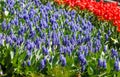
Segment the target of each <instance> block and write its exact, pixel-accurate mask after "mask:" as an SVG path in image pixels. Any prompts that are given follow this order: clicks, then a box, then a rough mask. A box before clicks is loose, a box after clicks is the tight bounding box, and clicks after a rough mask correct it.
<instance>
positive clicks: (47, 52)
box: [42, 46, 49, 55]
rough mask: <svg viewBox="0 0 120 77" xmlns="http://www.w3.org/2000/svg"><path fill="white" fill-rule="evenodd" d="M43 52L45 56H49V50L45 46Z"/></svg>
mask: <svg viewBox="0 0 120 77" xmlns="http://www.w3.org/2000/svg"><path fill="white" fill-rule="evenodd" d="M42 52H43V54H44V55H48V54H49V51H48V49H47V48H45V47H44V46H43V47H42Z"/></svg>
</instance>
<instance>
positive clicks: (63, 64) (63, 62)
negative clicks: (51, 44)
mask: <svg viewBox="0 0 120 77" xmlns="http://www.w3.org/2000/svg"><path fill="white" fill-rule="evenodd" d="M60 62H61V65H62V66H66V58H65V57H64V56H63V55H60Z"/></svg>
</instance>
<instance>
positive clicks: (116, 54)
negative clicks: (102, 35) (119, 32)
mask: <svg viewBox="0 0 120 77" xmlns="http://www.w3.org/2000/svg"><path fill="white" fill-rule="evenodd" d="M111 55H112V57H117V56H118V52H117V51H116V50H115V49H114V48H112V49H111Z"/></svg>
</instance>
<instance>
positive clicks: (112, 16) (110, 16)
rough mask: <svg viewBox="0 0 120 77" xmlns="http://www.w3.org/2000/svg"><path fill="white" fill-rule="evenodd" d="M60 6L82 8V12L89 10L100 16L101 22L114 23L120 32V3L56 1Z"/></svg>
mask: <svg viewBox="0 0 120 77" xmlns="http://www.w3.org/2000/svg"><path fill="white" fill-rule="evenodd" d="M55 2H57V3H58V4H67V5H69V6H71V7H73V8H74V7H76V6H78V7H80V10H85V9H87V10H89V11H90V12H93V13H94V14H95V15H97V16H98V18H99V19H100V20H107V21H112V22H113V25H114V26H117V31H118V32H120V7H119V6H118V2H104V1H103V0H100V1H99V2H96V0H55Z"/></svg>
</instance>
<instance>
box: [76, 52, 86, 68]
mask: <svg viewBox="0 0 120 77" xmlns="http://www.w3.org/2000/svg"><path fill="white" fill-rule="evenodd" d="M78 59H79V61H80V63H81V65H82V66H83V65H86V63H87V61H86V58H85V56H84V55H83V54H80V55H78Z"/></svg>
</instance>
